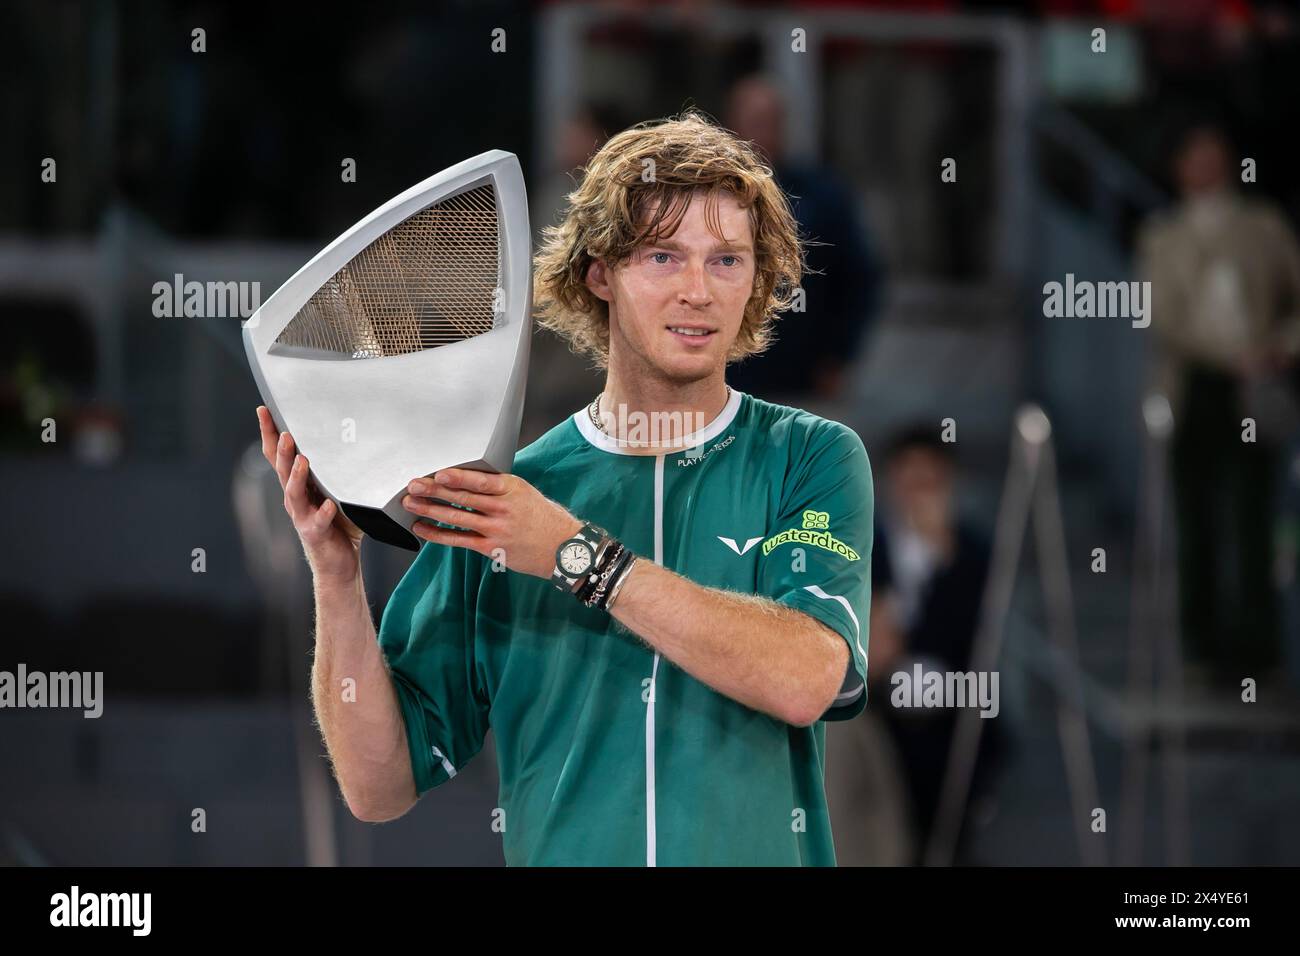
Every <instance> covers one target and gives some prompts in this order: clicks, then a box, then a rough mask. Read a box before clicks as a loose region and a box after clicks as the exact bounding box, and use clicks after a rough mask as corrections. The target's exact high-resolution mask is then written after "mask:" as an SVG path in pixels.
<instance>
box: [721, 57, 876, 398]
mask: <svg viewBox="0 0 1300 956" xmlns="http://www.w3.org/2000/svg"><path fill="white" fill-rule="evenodd" d="M726 125H727V127H728V128H730V129H731V130H732V131H733V132H735V133H736V135H738V136H739V137H740V138H741V139H744V140H749V141H750V142H752V143H754V144H755V145H756V146H757V147H758V148H759V150H760V151H761V152H762V153H763V154H764V156H766V158H767V160H768V162H769V163H770V164H771V165H772V168H773V171H774V172H775V173H776V178H777V182H778V183H780V185H781V188H782V189H784V190H785V192H786V194H787V195H788V196H789V198H790V204H791V206H792V207H793V208H794V214H795V218H796V219H797V220H798V222H799V228H800V230H801V233H802V234H803V235H804V236H806V237H807V238H808V239H809V240H811V241H810V242H809V243H808V253H807V258H808V272H807V273H805V275H804V281H803V290H804V302H805V307H806V311H805V312H804V313H803V314H802V315H799V314H794V315H787V316H786V317H785V319H784V320H783V321H782V322H781V323H780V325H778V326H777V329H776V340H775V342H774V343H773V344H772V345H771V346H770V347H769V348H768V350H767V351H766V352H765V353H764V354H763V355H761V356H756V357H754V358H752V359H750V360H749V361H746V362H741V363H739V364H737V365H736V366H734V368H733V369H732V370H731V371H730V372H729V373H728V374H730V375H731V377H732V381H733V382H734V383H735V385H736V387H737V388H739V389H741V390H743V391H749V392H753V393H754V394H757V395H763V396H766V397H768V398H770V399H771V400H772V401H783V400H784V401H789V402H791V403H793V404H798V403H799V402H800V401H806V400H807V399H809V398H813V399H819V400H822V401H834V400H835V399H837V398H840V397H841V396H842V394H843V391H844V386H845V375H846V372H847V370H848V368H849V365H850V364H851V362H852V361H853V360H854V358H855V356H856V354H857V351H858V348H859V346H860V345H861V343H862V341H863V339H864V335H865V332H866V330H867V327H868V325H869V324H870V322H871V319H872V317H873V315H874V313H875V310H876V306H877V304H878V303H879V301H880V297H881V289H880V287H881V278H882V277H881V270H880V268H879V266H878V265H877V261H876V258H875V256H874V255H873V253H872V249H871V242H870V238H869V236H868V234H867V231H866V229H865V227H864V226H863V225H862V223H861V222H860V220H859V217H858V216H857V215H856V213H855V211H854V210H855V209H856V208H857V200H856V199H855V198H854V196H853V194H852V192H850V191H849V190H848V189H847V188H846V187H845V186H844V185H843V184H842V183H841V182H840V181H839V179H838V178H837V177H836V176H835V174H834V173H833V172H832V171H831V170H830V169H828V168H826V167H823V166H814V165H804V164H799V163H796V162H793V161H791V160H789V159H788V158H787V155H786V148H785V133H784V130H785V102H784V100H783V98H782V96H781V93H780V91H779V90H777V88H776V87H775V86H774V85H773V84H772V83H771V82H769V81H768V80H766V79H764V78H762V77H759V76H750V77H746V78H744V79H742V80H740V81H739V82H737V83H736V84H735V86H733V87H732V89H731V91H730V93H729V95H728V103H727V116H726Z"/></svg>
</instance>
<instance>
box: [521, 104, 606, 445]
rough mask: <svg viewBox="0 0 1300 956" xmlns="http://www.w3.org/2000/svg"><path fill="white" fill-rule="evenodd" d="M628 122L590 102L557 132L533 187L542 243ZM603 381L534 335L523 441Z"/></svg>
mask: <svg viewBox="0 0 1300 956" xmlns="http://www.w3.org/2000/svg"><path fill="white" fill-rule="evenodd" d="M629 125H631V124H630V123H629V121H628V120H627V118H626V117H624V116H623V115H622V114H621V113H620V111H619V110H618V108H617V107H615V106H612V105H610V104H607V103H600V102H588V103H584V104H582V105H581V106H579V107H578V109H577V110H575V111H574V113H573V115H571V116H570V117H568V118H567V119H566V120H565V121H564V122H563V123H562V124H561V125H560V127H559V128H558V129H557V130H556V131H555V153H554V158H553V159H552V160H551V161H550V162H549V163H548V164H547V166H546V168H545V170H544V172H543V174H542V175H540V176H538V177H537V180H538V182H537V185H536V186H535V187H534V186H530V187H529V190H528V201H529V218H530V219H531V220H532V222H531V225H532V229H533V235H534V236H535V237H536V239H537V240H538V241H539V242H540V239H541V235H542V230H543V229H544V228H545V227H547V226H552V225H555V224H556V222H557V221H558V220H559V218H560V214H561V213H562V212H563V210H564V208H565V206H566V205H567V203H568V195H569V193H570V192H572V191H573V190H574V189H575V188H577V185H578V183H579V182H580V181H581V179H582V170H583V167H585V166H586V165H587V160H589V159H591V157H592V155H593V154H595V152H596V150H598V149H600V147H601V146H603V145H605V141H606V140H607V139H609V138H610V137H611V136H612V135H614V134H615V133H617V132H620V131H622V130H623V129H625V128H627V127H628V126H629ZM601 381H602V379H601V375H600V373H599V370H598V369H597V368H596V367H595V365H593V364H592V363H591V362H589V361H587V360H586V359H584V358H582V357H580V356H579V355H577V354H576V353H575V352H574V351H573V350H572V349H570V348H569V345H568V343H567V342H565V341H564V340H563V339H561V338H560V337H559V336H555V335H548V334H544V333H538V334H536V335H534V336H533V341H532V358H531V360H530V362H529V368H528V400H527V401H526V402H525V403H524V421H523V426H522V428H521V436H520V438H521V441H522V442H524V443H527V442H529V441H532V440H533V439H534V438H536V437H537V436H539V435H541V434H542V433H543V432H544V431H546V430H547V429H548V428H550V427H551V425H552V424H554V422H555V421H557V420H558V419H560V418H563V417H564V415H565V414H566V413H567V412H568V411H570V410H572V409H573V408H576V407H578V406H579V405H583V404H585V403H586V401H587V397H588V396H590V395H591V393H592V392H593V391H596V390H598V389H599V388H600V383H601Z"/></svg>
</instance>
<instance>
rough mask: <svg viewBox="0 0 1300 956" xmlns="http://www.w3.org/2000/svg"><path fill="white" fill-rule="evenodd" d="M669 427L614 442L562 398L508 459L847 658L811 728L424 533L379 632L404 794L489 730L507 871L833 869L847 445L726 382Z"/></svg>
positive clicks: (865, 498)
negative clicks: (651, 447)
mask: <svg viewBox="0 0 1300 956" xmlns="http://www.w3.org/2000/svg"><path fill="white" fill-rule="evenodd" d="M690 440H691V442H692V443H693V444H692V447H690V448H689V449H688V450H687V451H682V452H678V453H675V454H664V455H633V454H628V453H627V452H626V449H622V448H620V447H619V446H618V445H617V444H616V443H615V442H614V441H613V439H611V438H610V437H609V436H607V435H605V434H604V433H602V432H601V431H600V430H599V429H597V428H595V427H594V426H593V425H592V423H591V421H590V420H589V419H588V418H587V417H586V410H585V409H584V410H582V411H580V412H578V413H576V414H575V415H574V416H573V417H572V418H568V419H566V420H565V421H564V422H562V423H561V424H560V425H557V426H556V427H555V428H553V429H551V430H550V431H549V432H547V433H546V434H545V435H543V436H542V437H541V438H540V439H538V440H537V441H536V442H534V443H533V444H531V445H529V446H528V447H527V448H525V449H523V450H522V451H520V452H519V454H518V455H517V456H516V458H515V467H514V473H515V474H517V475H518V476H520V477H521V478H524V479H525V480H527V481H528V482H529V483H531V484H532V485H533V486H535V487H536V488H537V489H539V490H540V491H541V492H542V493H543V494H545V495H546V496H547V497H548V498H551V499H553V500H554V501H557V502H559V503H561V504H563V505H564V506H565V507H567V508H568V509H569V510H570V511H571V512H572V513H573V514H574V515H575V516H576V517H578V518H580V519H582V520H584V521H588V522H591V523H593V524H596V525H598V526H600V527H602V528H605V529H606V530H607V531H609V533H610V534H612V535H614V536H615V537H617V538H618V539H619V540H621V541H622V542H623V543H624V544H625V545H627V546H628V547H630V548H631V549H632V550H633V551H634V552H635V553H636V554H638V555H640V556H641V557H642V558H643V559H649V560H653V561H655V562H656V563H657V564H660V565H662V566H663V567H666V568H669V569H670V570H672V571H675V572H677V573H678V574H681V575H683V576H684V577H686V578H689V579H690V580H691V581H694V582H695V583H697V584H700V585H703V586H705V587H710V588H722V589H726V590H731V591H737V592H742V593H745V594H759V595H764V596H766V597H768V598H771V599H772V600H775V601H778V602H780V603H781V604H785V605H787V606H789V607H792V608H795V609H796V610H799V611H802V612H803V613H805V614H809V615H811V616H812V617H814V618H816V619H817V620H819V621H821V622H823V623H824V624H826V625H827V626H829V627H830V628H831V629H832V630H834V631H835V632H836V633H838V634H839V635H840V636H841V637H843V638H844V641H845V642H846V643H847V644H848V647H849V650H850V657H851V666H850V667H849V668H848V671H847V673H846V675H845V681H844V685H843V688H842V689H841V692H840V694H839V695H838V697H837V698H836V701H835V703H834V705H833V706H832V707H831V708H830V709H829V710H827V711H826V713H825V714H823V715H822V718H821V719H820V720H818V721H817V722H815V723H814V724H813V725H812V726H810V727H798V726H794V725H792V724H788V723H786V722H784V721H781V720H778V719H776V718H774V717H771V716H768V715H767V714H763V713H760V712H758V711H756V710H753V709H751V708H749V707H747V706H745V705H744V704H741V703H739V702H737V701H735V700H733V699H731V698H729V697H726V696H724V695H723V694H720V693H718V692H717V691H715V690H713V689H711V688H710V687H708V686H706V685H705V684H703V683H701V682H700V681H698V680H696V679H695V678H694V677H692V676H691V675H690V674H688V673H686V672H685V671H684V670H681V669H680V668H678V667H676V666H674V665H673V663H672V662H671V661H668V660H666V659H664V658H662V657H661V656H660V655H659V654H658V653H656V652H655V651H654V650H653V648H650V647H649V646H648V645H646V644H645V642H643V641H642V640H641V639H640V638H638V637H637V636H636V635H634V634H632V633H631V632H630V631H628V630H627V629H626V628H624V627H623V626H622V625H620V624H618V623H617V622H616V621H615V620H614V619H613V618H612V617H611V616H610V615H609V614H608V613H606V612H603V611H598V610H593V609H590V608H586V607H583V606H582V605H580V604H579V603H578V602H577V601H575V600H574V599H573V597H572V596H570V595H567V594H564V593H561V592H560V591H558V590H556V589H555V587H554V586H553V585H552V584H551V583H550V582H549V581H544V580H542V579H541V578H535V577H531V576H528V575H523V574H519V573H517V572H514V571H510V570H506V569H505V568H504V567H503V565H502V564H501V563H500V562H497V563H496V568H495V569H494V567H493V561H492V559H491V558H489V557H486V556H483V555H479V554H477V553H475V552H472V551H467V550H465V549H463V548H448V547H446V546H444V545H435V544H432V543H427V542H426V543H425V544H424V546H423V548H422V549H421V550H420V552H419V554H418V556H417V557H416V558H415V561H414V562H413V563H412V565H411V567H410V569H409V570H408V571H407V573H406V574H405V576H404V577H403V578H402V580H401V582H400V583H399V584H398V586H397V588H396V590H395V591H394V592H393V595H392V597H391V599H390V600H389V602H388V605H387V607H386V608H385V610H384V615H383V619H382V622H381V624H380V630H379V642H380V645H381V646H382V648H383V651H384V653H385V655H386V657H387V659H388V662H389V665H390V667H391V670H392V676H393V681H394V684H395V686H396V689H397V696H398V700H399V701H400V703H401V709H402V715H403V717H404V719H405V722H406V732H407V738H408V741H409V745H410V754H411V765H412V767H413V769H414V774H415V783H416V788H417V790H418V792H419V793H421V794H423V793H424V792H425V791H427V790H429V789H430V788H432V787H436V786H439V785H440V784H443V783H445V782H446V781H447V780H449V779H450V778H452V777H454V776H455V775H456V773H457V772H458V771H459V770H460V769H461V768H463V767H464V766H465V764H466V763H467V762H468V761H469V760H471V759H472V758H473V757H474V755H475V754H477V753H478V752H479V750H480V748H481V747H482V746H483V741H484V737H485V735H486V734H487V732H488V728H489V727H491V728H492V730H493V731H494V732H495V734H496V751H497V759H498V769H499V773H500V780H501V785H500V795H499V799H500V807H499V809H498V811H497V813H496V815H495V823H496V828H497V829H498V830H500V831H501V833H502V837H503V849H504V852H505V859H506V863H507V864H509V865H512V866H513V865H558V866H569V865H613V866H620V865H621V866H642V865H648V866H655V865H663V866H710V865H716V866H762V865H788V866H798V865H805V866H808V865H811V866H834V865H835V850H834V847H833V845H832V842H831V827H830V818H829V815H828V813H827V808H826V795H825V787H824V771H825V760H826V747H825V740H826V727H825V724H824V723H823V721H826V720H846V719H848V718H850V717H854V716H856V715H858V714H859V713H861V711H862V709H863V707H864V706H865V705H866V668H867V621H868V608H869V605H870V600H871V594H870V587H871V540H872V509H873V505H874V502H873V493H872V482H871V467H870V464H869V463H868V461H867V454H866V450H865V449H864V448H863V445H862V442H861V440H860V439H859V438H858V436H857V435H856V434H855V433H854V432H853V431H851V430H850V429H849V428H846V427H845V426H844V425H841V424H839V423H838V422H833V421H828V420H826V419H823V418H818V417H817V416H814V415H812V414H809V413H808V412H805V411H802V410H800V409H795V408H788V407H785V406H781V405H774V404H771V403H769V402H764V401H762V400H760V399H756V398H754V397H753V396H751V395H747V394H744V393H741V392H734V391H733V392H732V394H731V397H730V399H729V400H728V402H727V405H726V407H725V408H724V409H723V411H722V412H721V414H720V415H718V417H717V418H716V419H714V421H713V422H711V423H710V424H709V425H708V426H707V427H705V428H704V429H702V430H700V431H698V432H695V433H694V434H692V435H691V436H690ZM682 626H683V628H691V629H700V628H707V627H708V626H709V622H708V621H685V620H684V621H682ZM792 637H793V635H792ZM773 666H777V665H776V663H775V662H773ZM485 825H487V823H486V822H485Z"/></svg>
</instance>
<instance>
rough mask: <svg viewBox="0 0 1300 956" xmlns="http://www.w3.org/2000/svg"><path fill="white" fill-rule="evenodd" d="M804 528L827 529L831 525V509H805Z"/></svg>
mask: <svg viewBox="0 0 1300 956" xmlns="http://www.w3.org/2000/svg"><path fill="white" fill-rule="evenodd" d="M803 526H804V528H815V529H821V530H822V531H825V530H826V529H827V528H829V527H830V526H831V515H830V512H829V511H805V512H804V513H803Z"/></svg>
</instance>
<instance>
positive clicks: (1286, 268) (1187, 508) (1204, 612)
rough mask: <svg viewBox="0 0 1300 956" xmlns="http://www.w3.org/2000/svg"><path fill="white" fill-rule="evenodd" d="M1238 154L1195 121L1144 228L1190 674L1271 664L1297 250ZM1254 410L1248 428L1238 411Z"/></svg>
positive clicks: (1243, 672)
mask: <svg viewBox="0 0 1300 956" xmlns="http://www.w3.org/2000/svg"><path fill="white" fill-rule="evenodd" d="M1240 169H1241V167H1240V163H1239V158H1238V157H1237V155H1236V153H1235V152H1234V151H1233V150H1232V149H1231V147H1230V146H1229V143H1228V141H1227V139H1226V137H1225V135H1224V133H1223V131H1222V130H1221V129H1219V128H1218V127H1216V126H1213V125H1206V124H1202V125H1197V126H1194V127H1192V128H1190V129H1189V130H1188V131H1187V132H1185V133H1184V135H1183V136H1182V138H1181V140H1180V141H1179V143H1178V145H1177V147H1176V149H1175V151H1174V156H1173V174H1174V178H1175V180H1176V183H1177V187H1178V192H1179V195H1180V197H1181V198H1180V200H1179V202H1178V203H1177V205H1176V206H1174V208H1173V209H1171V210H1168V211H1166V212H1163V213H1161V214H1158V215H1156V216H1155V217H1153V218H1152V219H1151V221H1149V222H1148V223H1147V224H1146V225H1145V226H1144V228H1143V230H1142V234H1141V237H1140V241H1139V247H1140V259H1141V269H1142V272H1143V275H1144V278H1146V279H1149V280H1150V281H1151V284H1152V285H1151V295H1152V299H1153V317H1154V323H1153V328H1154V330H1155V332H1156V336H1157V343H1158V350H1159V358H1158V363H1157V369H1156V379H1157V384H1158V387H1159V388H1161V389H1162V390H1163V391H1164V392H1165V394H1166V395H1168V397H1169V400H1170V404H1171V405H1172V407H1173V412H1174V434H1173V439H1172V443H1171V448H1170V452H1171V465H1172V472H1173V483H1174V495H1175V507H1176V514H1177V521H1178V571H1179V579H1180V612H1181V617H1182V633H1183V639H1184V643H1185V646H1186V650H1187V653H1188V655H1189V657H1190V658H1191V667H1190V668H1189V671H1190V676H1191V678H1192V680H1193V681H1196V682H1205V681H1206V680H1209V681H1212V682H1214V683H1216V684H1219V685H1223V686H1236V685H1237V684H1238V682H1239V681H1240V680H1241V678H1242V677H1243V676H1248V675H1249V676H1259V674H1260V673H1263V674H1265V675H1267V676H1272V675H1271V674H1270V670H1271V669H1272V668H1274V667H1275V666H1276V665H1277V663H1278V651H1279V645H1278V602H1277V596H1276V594H1275V590H1274V582H1273V559H1272V527H1273V518H1274V515H1275V513H1276V511H1275V503H1274V497H1275V496H1274V492H1275V489H1276V481H1277V473H1278V468H1279V463H1280V458H1279V451H1280V446H1284V445H1285V444H1286V443H1287V442H1288V441H1289V440H1290V438H1291V437H1292V436H1293V435H1294V430H1295V386H1296V356H1297V354H1298V353H1300V248H1298V247H1297V243H1296V238H1295V234H1294V233H1293V231H1292V230H1291V228H1290V226H1289V225H1288V224H1287V221H1286V219H1285V217H1284V216H1283V214H1282V213H1281V211H1280V210H1279V209H1277V208H1276V207H1275V206H1273V205H1272V204H1271V203H1269V202H1268V201H1266V200H1264V199H1260V198H1256V197H1249V198H1248V197H1247V196H1245V195H1243V193H1242V191H1241V190H1239V189H1237V188H1235V186H1236V179H1237V174H1238V171H1239V170H1240ZM1246 418H1254V419H1256V426H1255V427H1256V431H1255V435H1254V440H1253V441H1249V440H1247V437H1246V436H1247V434H1248V432H1247V426H1246V425H1245V424H1243V419H1246Z"/></svg>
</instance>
